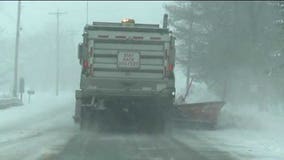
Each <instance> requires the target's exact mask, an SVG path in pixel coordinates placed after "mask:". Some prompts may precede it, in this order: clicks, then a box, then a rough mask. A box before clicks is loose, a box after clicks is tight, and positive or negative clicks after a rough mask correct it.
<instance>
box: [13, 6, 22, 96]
mask: <svg viewBox="0 0 284 160" xmlns="http://www.w3.org/2000/svg"><path fill="white" fill-rule="evenodd" d="M20 20H21V1H20V0H19V1H18V18H17V28H16V46H15V62H14V63H15V64H14V88H13V96H14V97H17V95H18V94H17V92H18V56H19V39H20Z"/></svg>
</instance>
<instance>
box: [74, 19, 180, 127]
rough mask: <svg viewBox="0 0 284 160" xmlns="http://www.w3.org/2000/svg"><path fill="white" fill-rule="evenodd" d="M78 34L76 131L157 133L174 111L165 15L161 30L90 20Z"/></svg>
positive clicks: (169, 34)
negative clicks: (122, 128) (80, 39)
mask: <svg viewBox="0 0 284 160" xmlns="http://www.w3.org/2000/svg"><path fill="white" fill-rule="evenodd" d="M82 36H83V42H82V43H80V44H79V45H78V59H79V62H80V65H81V67H82V70H81V80H80V89H79V90H76V92H75V97H76V107H75V115H74V116H73V119H74V121H75V122H77V123H79V124H80V128H81V129H86V128H89V127H95V128H100V129H101V128H105V127H107V126H112V127H119V126H121V125H128V124H129V126H134V127H136V128H137V129H138V130H142V131H145V130H147V131H153V132H154V131H158V132H163V131H164V130H165V129H166V126H167V124H170V123H169V122H168V121H169V120H170V119H171V118H170V117H172V116H173V115H172V114H173V113H175V112H172V110H173V108H176V107H177V106H174V100H175V95H176V93H175V76H174V66H175V37H174V36H173V34H172V31H170V30H169V28H168V15H167V14H165V15H164V18H163V25H162V27H160V26H159V24H139V23H135V20H134V19H129V18H126V19H123V20H122V21H121V22H120V23H113V22H93V23H92V24H87V25H86V26H85V27H84V32H83V35H82ZM183 108H184V105H183ZM132 124H134V125H132Z"/></svg>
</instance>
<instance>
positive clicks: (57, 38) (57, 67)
mask: <svg viewBox="0 0 284 160" xmlns="http://www.w3.org/2000/svg"><path fill="white" fill-rule="evenodd" d="M49 14H50V15H56V20H57V27H56V96H58V93H59V69H60V68H59V45H60V43H59V16H61V15H63V14H66V12H60V11H59V9H57V11H56V12H50V13H49Z"/></svg>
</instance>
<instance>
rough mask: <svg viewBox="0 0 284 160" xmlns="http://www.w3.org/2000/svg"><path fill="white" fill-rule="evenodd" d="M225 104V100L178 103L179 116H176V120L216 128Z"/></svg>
mask: <svg viewBox="0 0 284 160" xmlns="http://www.w3.org/2000/svg"><path fill="white" fill-rule="evenodd" d="M224 104H225V102H224V101H213V102H202V103H190V104H180V105H176V106H175V108H176V111H177V112H178V117H176V118H175V121H180V122H181V121H182V122H183V123H187V122H188V123H190V124H198V125H203V126H204V125H205V126H207V127H209V128H214V127H215V126H216V124H217V120H218V116H219V112H220V110H221V109H222V107H223V106H224Z"/></svg>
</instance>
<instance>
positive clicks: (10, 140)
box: [0, 94, 77, 160]
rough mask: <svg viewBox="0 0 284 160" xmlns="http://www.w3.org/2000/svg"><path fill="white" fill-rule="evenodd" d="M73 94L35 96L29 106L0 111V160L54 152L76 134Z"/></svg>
mask: <svg viewBox="0 0 284 160" xmlns="http://www.w3.org/2000/svg"><path fill="white" fill-rule="evenodd" d="M72 111H73V95H71V94H67V95H64V96H59V97H53V96H50V95H48V94H38V95H35V96H34V97H32V101H31V104H25V105H24V106H20V107H12V108H9V109H6V110H1V112H0V159H1V160H2V159H3V160H18V159H22V160H33V159H38V158H39V157H40V156H41V155H42V154H46V153H49V152H53V151H56V150H58V149H56V148H54V147H58V146H60V145H63V144H64V143H66V142H67V140H68V139H69V138H70V137H71V136H72V135H73V134H74V132H75V131H76V129H77V128H76V126H74V124H73V123H72V119H71V116H72V114H73V112H72Z"/></svg>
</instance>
